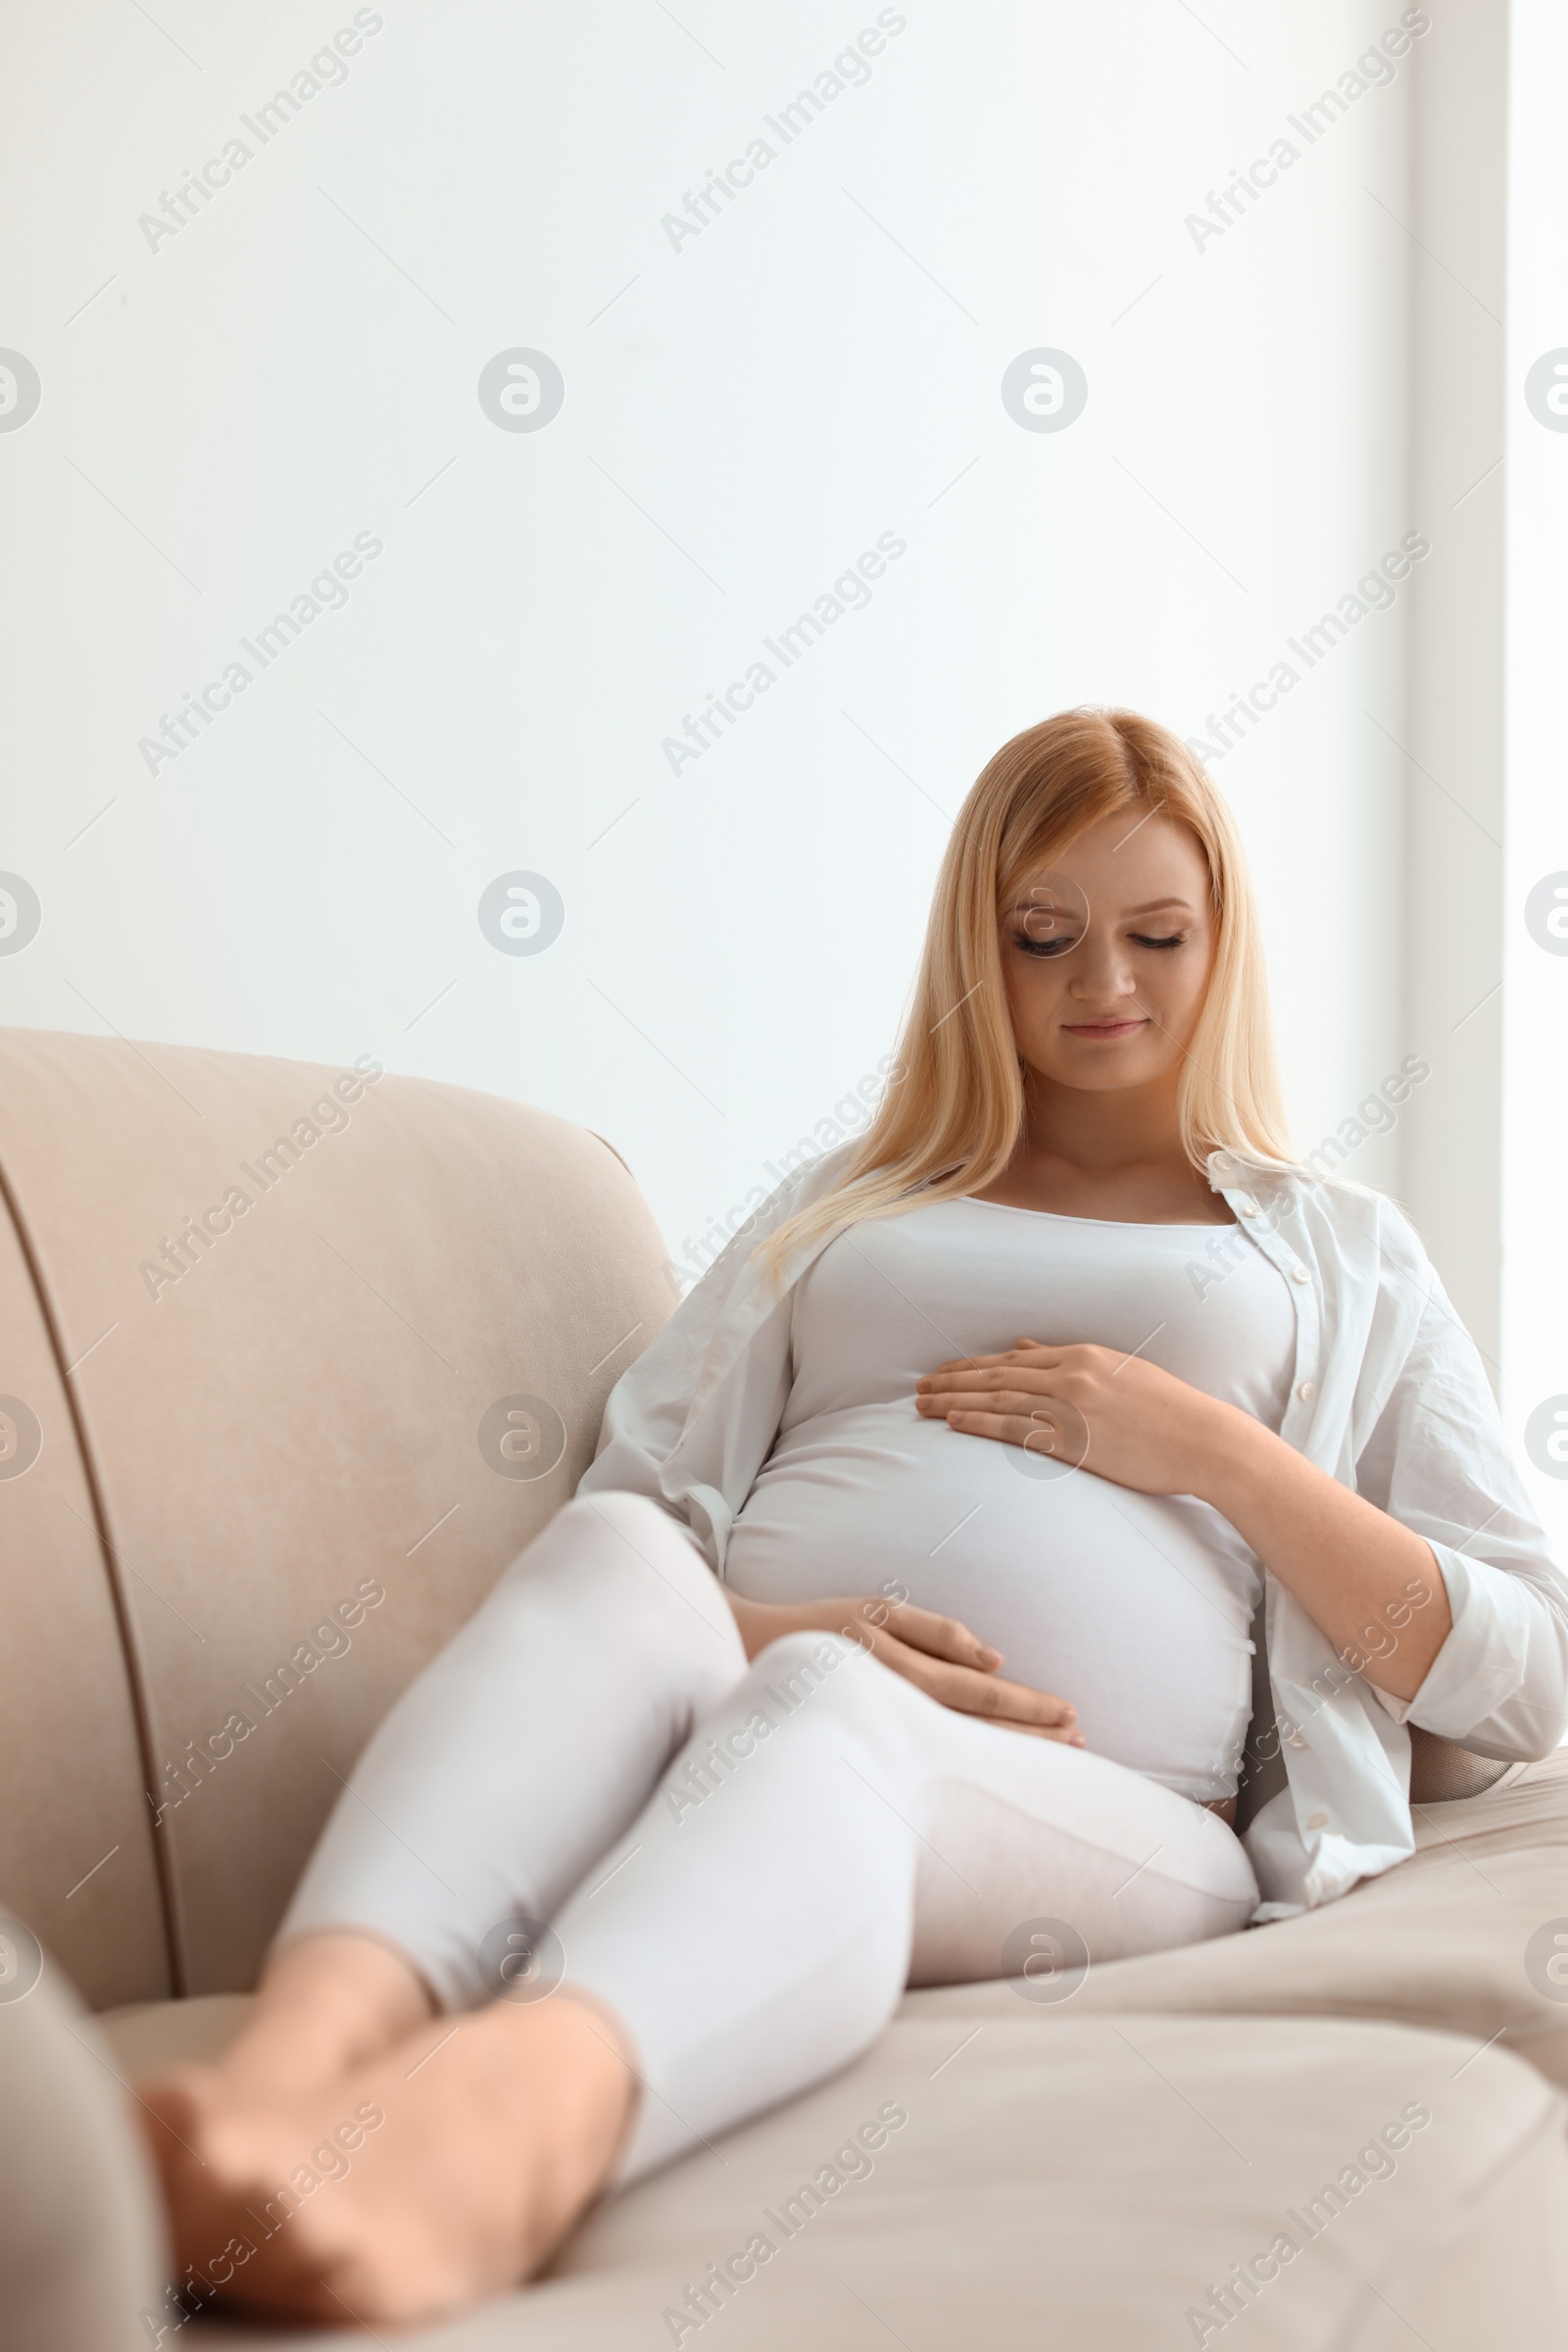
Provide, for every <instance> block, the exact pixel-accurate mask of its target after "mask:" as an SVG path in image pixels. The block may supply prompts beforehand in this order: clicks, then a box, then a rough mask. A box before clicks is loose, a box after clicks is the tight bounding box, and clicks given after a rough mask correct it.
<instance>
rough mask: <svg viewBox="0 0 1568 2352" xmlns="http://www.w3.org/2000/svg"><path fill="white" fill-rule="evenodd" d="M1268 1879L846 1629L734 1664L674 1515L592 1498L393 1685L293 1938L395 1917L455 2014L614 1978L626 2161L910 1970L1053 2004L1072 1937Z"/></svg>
mask: <svg viewBox="0 0 1568 2352" xmlns="http://www.w3.org/2000/svg"><path fill="white" fill-rule="evenodd" d="M1256 1901H1257V1889H1256V1886H1255V1883H1254V1881H1253V1878H1252V1873H1251V1868H1250V1864H1249V1862H1248V1859H1247V1856H1246V1854H1245V1852H1244V1851H1243V1848H1242V1846H1241V1844H1240V1843H1239V1842H1238V1840H1237V1838H1235V1836H1234V1835H1233V1834H1232V1832H1231V1831H1230V1830H1228V1829H1227V1828H1226V1826H1225V1824H1224V1823H1223V1822H1222V1821H1220V1820H1218V1819H1217V1818H1216V1816H1215V1815H1214V1814H1212V1813H1209V1812H1206V1811H1205V1810H1204V1809H1203V1808H1202V1807H1201V1805H1198V1804H1196V1803H1194V1802H1192V1801H1191V1800H1190V1799H1188V1798H1186V1797H1183V1796H1177V1795H1175V1794H1173V1793H1172V1792H1171V1791H1170V1790H1169V1789H1161V1788H1158V1787H1157V1786H1156V1785H1155V1784H1154V1783H1153V1782H1152V1781H1148V1780H1145V1779H1144V1778H1143V1776H1142V1775H1141V1774H1139V1773H1135V1772H1132V1771H1129V1770H1128V1769H1127V1768H1126V1767H1125V1766H1124V1765H1120V1764H1113V1763H1111V1762H1109V1761H1108V1760H1107V1759H1106V1758H1104V1757H1103V1756H1095V1755H1090V1754H1088V1753H1086V1752H1085V1751H1084V1750H1083V1749H1081V1748H1073V1747H1068V1746H1065V1745H1063V1744H1061V1743H1060V1742H1056V1741H1051V1740H1034V1739H1030V1738H1027V1737H1026V1736H1024V1735H1022V1734H1020V1733H1017V1732H1011V1731H1007V1730H1005V1729H1003V1728H1001V1727H1000V1726H998V1725H995V1724H989V1723H985V1722H982V1721H980V1720H979V1719H977V1718H976V1717H974V1716H969V1715H960V1714H957V1713H956V1712H954V1711H953V1710H952V1709H950V1708H947V1707H943V1706H940V1705H938V1703H937V1702H936V1701H935V1700H934V1699H931V1698H927V1697H926V1696H925V1695H924V1694H923V1693H922V1692H920V1691H916V1690H915V1689H914V1687H913V1685H912V1684H910V1683H907V1682H905V1681H904V1680H903V1679H902V1677H900V1676H898V1675H895V1674H892V1673H890V1672H889V1671H888V1669H887V1668H886V1667H883V1666H880V1665H878V1664H877V1663H876V1662H875V1660H874V1659H872V1658H870V1657H868V1656H867V1655H866V1654H865V1653H864V1652H863V1651H861V1650H860V1649H858V1647H857V1645H856V1644H855V1643H854V1642H851V1641H848V1640H845V1639H844V1638H842V1637H840V1636H837V1635H820V1634H792V1635H790V1636H788V1637H786V1638H785V1639H784V1640H783V1641H779V1642H773V1643H772V1644H771V1645H770V1646H769V1647H768V1648H767V1649H765V1650H763V1651H762V1652H761V1654H760V1656H759V1657H758V1658H757V1659H756V1660H755V1662H754V1663H753V1664H752V1665H751V1666H750V1667H748V1665H747V1663H746V1658H745V1653H744V1651H743V1650H742V1647H741V1642H740V1638H739V1636H738V1634H737V1632H736V1628H735V1621H734V1619H733V1617H732V1616H731V1614H730V1611H729V1608H728V1605H727V1603H726V1601H725V1598H724V1594H723V1591H722V1588H721V1587H720V1586H719V1584H718V1583H717V1581H716V1580H715V1579H714V1577H713V1576H712V1574H711V1571H710V1569H709V1568H708V1566H707V1563H706V1562H705V1561H704V1559H703V1557H702V1555H701V1553H700V1552H699V1551H698V1549H697V1547H696V1545H695V1544H694V1543H693V1542H692V1540H691V1538H690V1537H689V1536H688V1535H687V1534H686V1533H685V1531H684V1530H683V1529H682V1528H681V1527H680V1526H679V1524H678V1523H677V1522H676V1521H675V1520H673V1519H672V1518H670V1517H669V1516H667V1515H666V1513H664V1512H663V1511H662V1510H661V1509H660V1508H659V1507H658V1506H657V1505H656V1504H654V1503H651V1502H649V1501H647V1500H645V1499H644V1498H643V1497H642V1496H640V1495H618V1494H597V1495H582V1496H579V1497H578V1498H577V1499H576V1500H575V1501H573V1502H569V1503H567V1504H566V1505H565V1506H564V1509H563V1510H561V1511H560V1512H559V1513H558V1515H557V1516H556V1518H555V1519H553V1520H552V1521H551V1523H550V1525H549V1526H548V1527H547V1528H546V1529H545V1531H544V1533H543V1534H542V1535H540V1536H539V1537H538V1538H537V1539H536V1540H535V1542H534V1543H532V1544H530V1545H529V1546H528V1548H527V1550H526V1551H525V1552H523V1553H522V1555H521V1557H520V1558H519V1559H517V1560H516V1561H515V1563H514V1565H513V1566H512V1567H511V1568H510V1569H509V1570H508V1572H507V1574H506V1575H505V1576H504V1577H503V1578H502V1580H501V1582H500V1583H499V1585H497V1587H496V1589H495V1591H494V1592H493V1593H491V1594H490V1597H489V1598H488V1599H487V1600H486V1601H485V1602H484V1603H483V1605H482V1606H481V1607H480V1608H479V1610H478V1611H477V1613H476V1614H475V1615H474V1616H473V1617H472V1618H471V1619H470V1620H469V1622H468V1623H467V1624H466V1626H465V1627H464V1628H463V1630H462V1631H461V1633H459V1634H458V1636H457V1638H456V1639H455V1640H454V1641H453V1642H450V1643H449V1644H448V1646H447V1647H446V1648H445V1649H444V1650H443V1651H442V1652H441V1654H440V1655H439V1657H437V1658H435V1659H433V1660H432V1661H431V1663H430V1664H429V1665H428V1666H427V1667H426V1668H425V1669H424V1672H423V1673H422V1674H421V1675H420V1676H419V1677H418V1679H417V1681H416V1682H415V1683H414V1684H413V1685H412V1686H411V1688H410V1689H409V1690H408V1691H405V1693H404V1695H403V1696H402V1698H401V1699H399V1701H398V1703H397V1704H396V1706H395V1707H394V1708H393V1709H392V1712H391V1713H390V1715H388V1717H387V1718H386V1721H385V1722H384V1723H383V1724H382V1725H381V1728H380V1730H379V1731H378V1732H377V1733H376V1734H375V1736H374V1738H373V1739H372V1740H371V1741H370V1743H369V1745H368V1748H367V1749H366V1751H365V1754H364V1755H363V1756H362V1757H361V1759H360V1761H359V1764H358V1765H357V1767H356V1769H355V1772H354V1776H353V1779H352V1781H351V1782H350V1784H349V1786H348V1788H347V1789H345V1790H344V1792H343V1794H342V1796H341V1797H340V1798H339V1800H338V1803H337V1806H336V1809H335V1810H334V1812H333V1814H332V1817H331V1819H330V1820H329V1821H328V1823H327V1825H326V1828H325V1830H324V1831H323V1832H322V1835H321V1838H320V1841H319V1844H318V1846H317V1848H316V1851H315V1854H314V1855H313V1857H312V1859H311V1862H310V1864H309V1866H308V1868H307V1870H306V1872H305V1876H304V1878H303V1879H302V1881H301V1883H300V1886H299V1888H298V1890H297V1892H296V1894H295V1896H294V1900H293V1902H292V1904H291V1905H290V1907H289V1911H288V1914H287V1916H286V1918H285V1920H284V1922H283V1926H282V1929H281V1930H280V1932H279V1940H281V1939H282V1938H283V1937H292V1936H297V1935H300V1934H304V1933H315V1932H319V1931H320V1930H323V1929H331V1928H337V1929H349V1930H352V1931H357V1932H360V1933H365V1934H368V1935H372V1936H378V1937H381V1938H383V1939H386V1940H389V1941H391V1942H392V1943H393V1944H395V1945H396V1946H397V1947H398V1948H399V1949H400V1950H401V1951H402V1952H403V1953H404V1954H405V1955H407V1957H409V1958H410V1959H411V1960H412V1961H413V1962H414V1964H415V1966H416V1967H417V1969H418V1971H419V1972H420V1974H421V1976H422V1977H423V1978H424V1979H425V1980H426V1982H427V1983H428V1985H430V1986H431V1988H432V1989H433V1991H434V1992H435V1994H436V1996H437V1999H438V2000H439V2001H440V2003H441V2004H442V2005H443V2007H445V2008H447V2009H449V2010H457V2009H464V2008H467V2007H470V2006H472V2005H473V2004H474V2003H475V2002H477V2001H480V2000H483V1999H485V1998H487V1997H489V1996H490V1995H491V1994H493V1993H496V1992H499V1991H501V1990H503V1989H507V1988H508V1986H509V1983H510V1988H511V1990H512V1991H513V1993H514V1995H515V1996H518V1995H520V1996H522V1997H528V1996H529V1995H530V1994H532V1995H534V1996H535V1997H537V1996H539V1995H541V1994H543V1993H544V1992H546V1991H548V1990H550V1989H552V1988H553V1985H554V1984H555V1983H556V1982H557V1981H563V1980H564V1982H565V1983H566V1984H567V1985H575V1986H578V1987H580V1988H581V1989H582V1990H583V1991H585V1992H588V1993H590V1994H592V1995H594V1996H596V1997H597V1998H598V1999H599V2000H601V2001H603V2002H605V2003H606V2004H607V2005H608V2006H609V2007H610V2009H612V2010H613V2012H614V2013H615V2015H616V2016H617V2017H618V2019H619V2020H620V2022H621V2024H622V2025H623V2026H624V2027H625V2029H626V2031H627V2033H628V2034H629V2035H630V2037H631V2041H632V2044H633V2046H634V2049H635V2053H636V2066H637V2070H638V2073H639V2076H640V2077H641V2079H642V2082H643V2085H644V2095H643V2098H642V2101H641V2106H640V2110H639V2115H638V2120H637V2124H636V2127H635V2130H634V2131H633V2134H632V2136H631V2139H630V2142H629V2144H628V2146H627V2149H626V2151H625V2155H624V2157H623V2159H622V2162H621V2165H620V2168H619V2172H618V2176H617V2177H618V2179H619V2180H622V2181H625V2180H632V2179H635V2178H636V2177H637V2176H639V2175H640V2174H643V2173H646V2172H648V2171H650V2170H651V2169H652V2168H653V2167H654V2166H656V2165H660V2164H663V2163H666V2162H667V2161H668V2160H669V2159H670V2158H671V2157H674V2156H677V2155H682V2154H684V2153H686V2152H687V2151H688V2150H690V2149H691V2148H693V2147H695V2146H697V2145H698V2144H700V2142H701V2141H702V2140H706V2139H711V2138H712V2137H713V2136H714V2135H715V2134H716V2133H718V2132H721V2131H725V2130H727V2129H728V2128H730V2127H731V2126H733V2125H735V2124H737V2123H739V2122H741V2121H742V2120H743V2118H745V2117H747V2116H749V2115H755V2114H756V2113H758V2112H759V2111H760V2109H762V2108H765V2107H768V2106H771V2105H773V2104H774V2103H775V2102H777V2101H778V2100H781V2099H785V2098H788V2097H790V2096H791V2095H792V2094H793V2093H795V2092H797V2091H799V2090H802V2089H804V2088H805V2087H806V2086H807V2085H808V2084H809V2083H811V2082H817V2081H820V2080H821V2079H822V2078H823V2077H824V2076H827V2075H829V2074H832V2073H833V2072H834V2071H835V2070H836V2069H838V2068H839V2067H842V2066H844V2065H846V2064H848V2062H849V2061H850V2060H851V2059H853V2058H854V2057H856V2056H857V2055H858V2052H859V2051H861V2050H863V2049H864V2048H865V2047H866V2046H867V2044H868V2043H870V2042H871V2041H872V2040H873V2039H874V2038H875V2037H876V2035H877V2034H879V2033H880V2032H881V2030H882V2028H883V2027H884V2026H885V2025H886V2023H887V2021H888V2019H889V2018H890V2017H891V2016H892V2014H893V2011H894V2009H895V2008H896V2006H897V2004H898V2001H899V1997H900V1994H901V1993H902V1991H903V1989H904V1987H905V1985H907V1984H914V1985H931V1984H955V1983H967V1982H973V1981H975V1980H977V1979H983V1978H994V1977H1013V1978H1016V1979H1018V1980H1019V1982H1020V1989H1021V1991H1022V1993H1023V1994H1024V1996H1025V1997H1031V1998H1041V1997H1059V1996H1060V1995H1062V1994H1064V1993H1068V1992H1070V1991H1071V1990H1072V1989H1073V1988H1075V1986H1076V1985H1077V1984H1078V1983H1079V1982H1081V1973H1074V1967H1075V1964H1076V1968H1077V1970H1078V1971H1079V1972H1081V1969H1082V1967H1083V1965H1084V1964H1085V1960H1086V1956H1087V1958H1088V1959H1091V1960H1093V1961H1101V1960H1111V1959H1116V1958H1119V1957H1121V1956H1123V1955H1125V1954H1127V1953H1131V1952H1145V1951H1152V1950H1159V1949H1163V1948H1165V1947H1168V1946H1170V1945H1173V1944H1181V1943H1196V1942H1198V1941H1200V1940H1201V1939H1202V1938H1203V1937H1206V1936H1223V1935H1226V1934H1229V1933H1230V1932H1231V1931H1232V1930H1234V1929H1237V1928H1241V1927H1243V1926H1245V1924H1246V1922H1247V1920H1248V1918H1249V1916H1250V1913H1251V1911H1252V1909H1253V1907H1254V1905H1255V1903H1256ZM545 1923H548V1928H549V1931H550V1932H549V1933H545V1932H544V1925H545Z"/></svg>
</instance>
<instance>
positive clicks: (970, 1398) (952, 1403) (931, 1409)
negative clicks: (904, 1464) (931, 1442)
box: [914, 1372, 1070, 1419]
mask: <svg viewBox="0 0 1568 2352" xmlns="http://www.w3.org/2000/svg"><path fill="white" fill-rule="evenodd" d="M1060 1380H1061V1375H1060V1374H1059V1373H1055V1372H1052V1373H1042V1374H1041V1375H1040V1377H1039V1379H1038V1381H1032V1380H1030V1378H1029V1376H1028V1374H1027V1373H1018V1372H1014V1373H1013V1374H1012V1375H1011V1376H1010V1377H1009V1376H1006V1375H996V1376H994V1378H992V1377H988V1378H987V1380H986V1381H985V1382H984V1383H981V1382H978V1381H977V1382H975V1383H974V1385H973V1386H972V1387H969V1388H963V1389H950V1388H940V1389H927V1390H925V1391H924V1392H923V1393H917V1394H916V1396H915V1399H914V1409H915V1411H916V1412H917V1413H924V1414H925V1415H926V1417H927V1419H929V1418H930V1417H931V1416H932V1415H933V1414H935V1415H936V1416H937V1417H938V1418H939V1419H940V1418H941V1417H942V1415H943V1414H945V1413H1022V1414H1024V1415H1025V1416H1026V1417H1027V1416H1028V1415H1029V1414H1030V1413H1047V1414H1051V1415H1054V1416H1055V1415H1059V1414H1060V1412H1061V1409H1062V1407H1063V1406H1064V1405H1065V1404H1066V1403H1067V1402H1069V1401H1070V1400H1069V1399H1068V1398H1066V1397H1063V1395H1062V1394H1061V1389H1060ZM1048 1384H1049V1385H1048Z"/></svg>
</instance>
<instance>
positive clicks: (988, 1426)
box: [948, 1412, 1087, 1460]
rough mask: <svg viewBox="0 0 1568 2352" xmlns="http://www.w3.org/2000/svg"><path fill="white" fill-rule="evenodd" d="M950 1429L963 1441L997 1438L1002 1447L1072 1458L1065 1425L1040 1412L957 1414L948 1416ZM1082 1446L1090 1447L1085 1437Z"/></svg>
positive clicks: (1081, 1442) (1080, 1442)
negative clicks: (1050, 1419)
mask: <svg viewBox="0 0 1568 2352" xmlns="http://www.w3.org/2000/svg"><path fill="white" fill-rule="evenodd" d="M948 1427H949V1428H950V1429H955V1430H956V1431H957V1433H958V1435H959V1436H960V1437H963V1438H994V1439H996V1440H997V1441H998V1443H999V1444H1001V1445H1004V1446H1018V1447H1020V1448H1021V1450H1022V1451H1023V1452H1025V1453H1043V1454H1047V1455H1054V1456H1059V1457H1060V1458H1061V1459H1062V1460H1067V1459H1069V1458H1070V1456H1069V1455H1068V1453H1067V1451H1066V1448H1067V1444H1068V1437H1067V1433H1066V1432H1065V1431H1064V1430H1063V1428H1062V1426H1061V1425H1060V1424H1058V1423H1056V1422H1053V1421H1049V1420H1047V1419H1045V1418H1044V1417H1043V1416H1041V1415H1040V1414H1038V1413H1030V1414H1025V1413H977V1412H954V1413H950V1414H949V1415H948ZM1078 1443H1079V1445H1080V1446H1085V1447H1087V1441H1086V1440H1085V1439H1084V1438H1083V1437H1082V1435H1081V1434H1080V1437H1079V1441H1078Z"/></svg>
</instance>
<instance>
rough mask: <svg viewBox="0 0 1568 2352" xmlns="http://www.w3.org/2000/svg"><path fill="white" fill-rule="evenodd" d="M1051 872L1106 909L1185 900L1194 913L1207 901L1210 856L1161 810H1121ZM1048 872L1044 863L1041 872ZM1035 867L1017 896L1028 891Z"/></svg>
mask: <svg viewBox="0 0 1568 2352" xmlns="http://www.w3.org/2000/svg"><path fill="white" fill-rule="evenodd" d="M1050 870H1051V872H1052V873H1053V874H1055V875H1060V876H1062V877H1064V878H1065V879H1066V880H1067V881H1069V882H1071V883H1074V884H1076V886H1077V888H1078V889H1079V890H1081V891H1082V893H1083V895H1084V897H1085V898H1086V899H1087V900H1088V901H1089V904H1090V905H1091V907H1097V908H1099V909H1100V911H1101V912H1102V913H1112V912H1114V911H1115V910H1116V908H1117V907H1140V906H1145V905H1147V904H1149V903H1151V902H1152V901H1155V900H1160V899H1181V900H1184V901H1186V902H1187V904H1188V905H1189V906H1191V907H1193V908H1194V910H1195V911H1198V910H1201V908H1203V907H1206V906H1207V904H1208V896H1209V875H1208V859H1207V858H1206V857H1205V856H1204V854H1203V848H1202V844H1201V842H1200V841H1199V839H1198V837H1197V835H1196V834H1195V833H1193V832H1191V831H1190V830H1189V828H1188V827H1187V826H1186V825H1184V824H1182V823H1180V822H1179V820H1178V819H1176V818H1175V817H1172V816H1168V815H1165V814H1164V813H1162V812H1161V811H1159V810H1155V811H1153V812H1152V813H1151V812H1150V811H1148V810H1144V809H1118V810H1116V811H1115V812H1114V813H1113V814H1112V815H1110V816H1105V817H1101V818H1100V819H1099V820H1098V821H1097V822H1096V823H1095V824H1093V825H1090V826H1088V827H1087V828H1086V829H1085V831H1084V832H1082V833H1080V834H1079V835H1078V836H1077V837H1076V839H1075V840H1073V841H1070V842H1069V843H1068V844H1067V846H1066V848H1065V849H1062V850H1058V851H1057V852H1056V854H1055V856H1054V858H1053V859H1052V860H1051V867H1050ZM1044 871H1045V868H1044V866H1042V868H1041V872H1042V873H1043V872H1044ZM1037 878H1038V877H1037V876H1036V874H1035V872H1034V871H1033V869H1031V870H1030V871H1029V872H1028V873H1026V874H1025V875H1024V877H1023V883H1022V887H1021V889H1020V890H1019V892H1018V893H1017V894H1016V895H1017V896H1018V897H1019V898H1021V899H1026V898H1027V897H1028V895H1029V887H1030V884H1031V883H1032V882H1034V881H1035V880H1036V879H1037Z"/></svg>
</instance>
